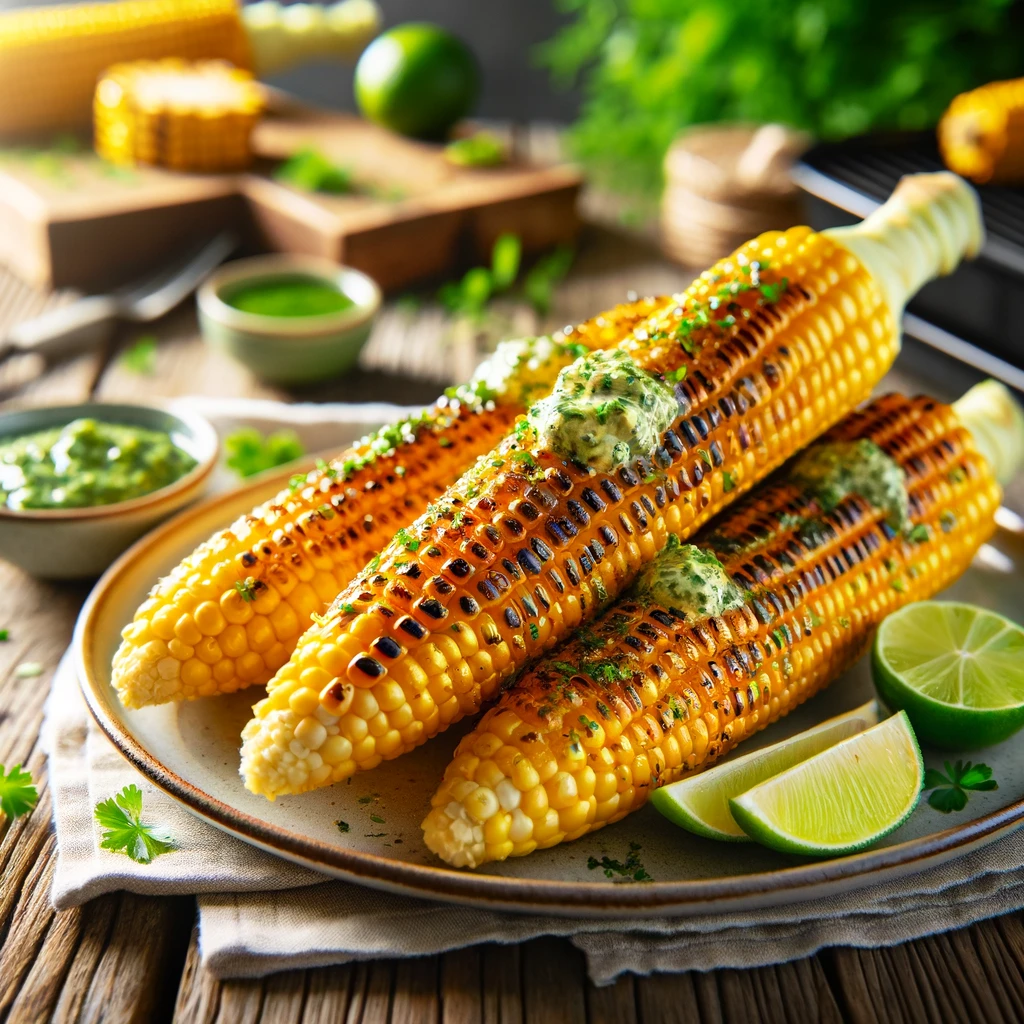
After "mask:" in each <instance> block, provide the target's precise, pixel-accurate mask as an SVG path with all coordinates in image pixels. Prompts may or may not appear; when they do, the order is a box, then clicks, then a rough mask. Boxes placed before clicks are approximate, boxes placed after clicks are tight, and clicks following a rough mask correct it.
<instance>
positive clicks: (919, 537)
mask: <svg viewBox="0 0 1024 1024" xmlns="http://www.w3.org/2000/svg"><path fill="white" fill-rule="evenodd" d="M930 536H931V534H929V532H928V527H927V526H925V525H924V523H918V524H917V525H916V526H915V527H914V528H913V529H912V530H911V531H910V533H908V534H907V539H908V540H909V541H911V542H912V543H914V544H924V543H926V542H927V541H928V538H929V537H930Z"/></svg>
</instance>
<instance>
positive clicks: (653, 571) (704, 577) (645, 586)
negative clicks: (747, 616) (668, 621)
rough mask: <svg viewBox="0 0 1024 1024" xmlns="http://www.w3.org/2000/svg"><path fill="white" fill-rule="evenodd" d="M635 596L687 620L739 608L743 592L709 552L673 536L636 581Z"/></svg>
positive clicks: (708, 616) (712, 615)
mask: <svg viewBox="0 0 1024 1024" xmlns="http://www.w3.org/2000/svg"><path fill="white" fill-rule="evenodd" d="M635 587H636V593H637V596H638V597H639V598H640V599H641V600H642V601H644V602H645V603H649V604H660V605H661V606H662V607H664V608H671V609H674V610H676V611H679V612H683V613H684V614H685V615H687V616H688V617H690V618H710V617H714V616H717V615H721V614H722V613H723V612H727V611H734V610H735V609H737V608H740V607H742V605H743V591H741V590H740V588H739V587H737V586H736V584H735V583H733V581H732V580H731V579H730V578H729V575H728V573H726V571H725V567H724V566H723V565H722V563H721V562H720V561H719V560H718V559H717V558H716V557H715V556H714V554H712V553H711V552H710V551H705V550H702V549H701V548H698V547H695V546H694V545H693V544H680V543H679V541H678V540H677V539H676V537H675V536H674V535H673V536H671V537H670V538H669V544H668V546H667V547H666V548H665V550H664V551H663V552H662V553H661V554H660V555H659V556H658V557H657V558H656V559H655V560H654V561H653V562H651V563H650V565H648V566H646V567H645V568H644V569H643V570H642V571H641V573H640V575H639V576H638V577H637V581H636V584H635Z"/></svg>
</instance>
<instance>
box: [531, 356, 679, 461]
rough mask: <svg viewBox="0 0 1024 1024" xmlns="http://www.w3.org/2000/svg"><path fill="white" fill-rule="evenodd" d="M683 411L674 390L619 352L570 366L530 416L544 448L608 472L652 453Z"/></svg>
mask: <svg viewBox="0 0 1024 1024" xmlns="http://www.w3.org/2000/svg"><path fill="white" fill-rule="evenodd" d="M678 413H679V403H678V401H677V399H676V398H675V396H674V394H673V393H672V390H671V388H669V387H668V386H666V385H665V384H663V383H662V382H661V381H660V380H658V379H657V378H655V377H653V376H651V374H649V373H647V372H646V371H644V370H641V369H640V368H639V367H638V366H637V365H636V364H635V363H634V362H633V361H632V359H630V358H629V356H628V355H627V354H626V353H625V352H623V351H621V350H618V349H613V350H611V351H609V352H591V353H589V354H588V355H586V356H584V357H583V358H581V359H578V360H576V362H574V363H573V364H572V365H571V366H567V367H565V368H564V369H563V370H562V371H561V372H560V373H559V375H558V380H557V381H556V382H555V387H554V390H553V391H552V392H551V394H550V395H548V396H547V397H546V398H542V399H541V400H540V401H539V402H537V404H536V405H534V406H533V408H532V409H531V410H530V413H529V418H530V424H531V426H532V427H533V428H534V430H535V431H536V433H537V437H538V441H539V444H540V446H541V447H542V448H546V449H547V450H549V451H552V452H554V453H555V454H556V455H559V456H561V457H562V458H564V459H571V460H572V461H573V462H577V463H579V464H581V465H584V466H589V467H590V468H592V469H595V470H597V471H598V472H604V473H607V472H609V471H610V470H612V469H614V468H615V467H616V466H620V465H622V464H623V463H624V462H628V461H629V460H630V459H633V458H636V457H638V456H640V455H650V453H651V452H652V451H654V449H655V448H656V447H657V446H658V444H659V443H660V440H661V436H662V435H663V434H664V433H665V431H666V430H668V428H669V427H670V426H671V425H672V422H673V421H674V420H675V418H676V416H677V415H678Z"/></svg>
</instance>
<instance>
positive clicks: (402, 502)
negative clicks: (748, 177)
mask: <svg viewBox="0 0 1024 1024" xmlns="http://www.w3.org/2000/svg"><path fill="white" fill-rule="evenodd" d="M659 301H667V300H656V299H641V300H638V301H637V302H633V303H629V304H626V305H623V306H620V307H617V308H616V309H613V310H610V311H609V312H607V313H605V314H603V315H602V316H600V317H598V318H596V319H594V320H592V321H589V322H587V323H585V324H583V325H581V326H580V327H579V328H578V329H576V330H575V331H574V335H573V337H574V339H578V340H574V341H573V342H572V343H568V344H563V343H561V342H558V341H551V340H550V339H546V338H541V339H527V340H524V341H513V342H504V343H503V344H502V345H500V346H499V347H498V350H497V352H495V354H494V355H493V356H492V357H491V358H490V359H488V360H487V361H485V363H483V364H482V365H481V367H480V369H479V370H478V371H477V374H476V376H475V377H474V379H473V381H471V382H470V383H469V384H467V385H465V386H463V387H459V388H455V389H453V390H452V392H451V397H445V398H443V399H441V400H440V401H439V402H438V403H437V404H436V405H435V406H434V407H433V408H432V409H430V410H428V411H427V412H426V413H424V414H423V415H421V416H415V417H412V418H411V419H409V420H405V421H402V422H400V423H396V424H392V425H391V426H390V427H387V428H384V429H383V430H381V431H379V432H378V433H377V434H375V435H372V436H371V437H369V438H367V439H366V440H365V441H363V442H361V443H360V444H358V445H356V446H355V447H354V448H352V449H350V450H348V451H346V452H344V453H342V454H341V455H340V456H338V458H336V459H334V460H332V462H331V463H330V465H326V466H324V467H323V468H321V469H318V470H316V471H315V472H312V473H310V474H308V476H306V477H304V478H299V479H297V480H295V481H293V483H294V485H295V486H294V487H289V488H288V489H287V490H284V491H282V492H281V493H280V494H278V495H277V496H276V497H275V498H273V499H272V500H271V501H269V502H267V503H265V504H264V505H261V506H260V507H259V508H256V509H254V510H253V512H252V513H251V515H248V516H244V517H242V518H241V519H239V520H238V521H237V522H236V523H235V524H234V525H233V526H231V527H230V528H229V529H227V530H224V531H222V532H221V533H218V534H216V535H215V536H214V537H212V538H211V539H210V540H208V541H207V542H206V543H204V544H202V545H201V546H200V547H199V548H198V549H197V550H196V551H194V552H193V553H192V554H191V555H189V557H188V558H186V559H185V560H184V561H183V562H182V563H181V564H180V565H179V566H178V567H177V568H176V569H175V570H174V571H173V572H172V573H171V574H170V575H169V576H167V577H166V578H165V579H163V580H161V581H160V582H159V583H158V584H157V586H156V587H155V588H154V589H153V591H152V592H151V594H150V596H149V599H148V600H147V601H146V602H145V603H144V604H143V605H142V606H141V607H140V608H139V610H138V611H137V612H136V613H135V617H134V620H133V621H132V622H131V624H130V625H128V626H127V627H125V630H124V632H123V637H124V639H123V641H122V643H121V647H120V649H119V650H118V652H117V654H116V655H115V657H114V663H113V675H112V681H113V685H114V687H115V689H116V690H117V693H118V696H119V697H120V698H121V701H122V703H123V704H124V705H125V706H126V707H142V706H144V705H147V704H158V703H163V702H164V701H168V700H184V699H193V698H196V697H203V696H210V695H212V694H215V693H230V692H233V691H235V690H238V689H240V688H242V687H245V686H251V685H253V684H262V683H265V682H266V681H267V680H268V679H269V678H270V677H271V676H272V675H273V673H274V671H275V670H276V669H277V668H279V667H280V666H281V665H282V664H284V663H285V662H286V661H287V660H288V657H289V655H290V654H291V652H292V650H293V648H294V646H295V643H296V642H297V640H298V638H299V637H300V636H301V635H302V633H303V631H304V630H305V629H306V628H307V627H308V626H309V624H310V622H311V621H312V616H313V615H314V614H319V613H321V612H323V611H324V610H325V609H326V608H327V606H328V605H329V604H330V602H331V600H332V599H333V598H334V597H335V596H336V595H337V594H338V592H339V591H340V590H341V589H342V587H343V586H344V585H345V584H346V583H348V582H349V580H350V579H351V578H352V577H353V576H354V575H355V574H356V572H358V571H359V569H361V568H362V567H363V566H364V565H366V563H367V561H368V560H369V559H371V558H373V556H374V555H376V554H377V552H378V551H379V550H380V549H381V547H382V546H383V545H384V544H386V543H387V541H388V540H389V539H390V538H391V537H392V535H393V534H394V532H395V530H396V529H397V528H398V527H399V526H401V525H402V524H403V523H406V522H409V521H410V520H411V519H413V518H415V516H416V515H417V514H419V513H420V512H421V511H422V510H423V508H424V507H425V506H426V504H427V502H428V501H429V500H430V499H431V498H434V497H436V496H437V495H439V494H440V493H441V492H442V491H443V490H444V488H445V487H446V486H447V485H448V484H449V483H450V482H451V481H452V480H453V479H454V478H455V477H457V476H458V474H459V473H460V472H461V471H462V470H463V469H465V468H466V466H468V465H470V464H471V463H472V461H473V459H474V458H476V456H478V455H479V454H481V453H482V452H484V451H486V450H487V449H489V448H490V447H491V445H493V444H494V443H495V441H496V440H497V439H498V438H500V437H501V435H502V434H503V433H504V432H505V431H506V430H507V429H508V427H509V426H510V425H511V423H512V422H513V420H514V418H515V416H516V414H517V412H521V411H522V408H523V405H524V403H525V402H526V401H528V400H529V397H530V396H531V395H533V394H534V393H535V392H536V391H537V390H538V389H543V390H546V389H547V388H548V387H550V385H551V382H552V380H553V379H554V377H555V375H556V374H557V372H558V370H559V368H560V367H562V366H564V365H565V364H566V363H568V362H570V361H571V360H572V359H573V358H574V357H575V355H576V354H578V352H579V351H581V348H582V345H583V344H586V345H601V344H605V343H608V342H609V341H611V340H614V339H617V338H619V337H621V336H622V335H623V334H624V333H626V331H628V329H629V327H630V326H631V325H632V324H634V323H636V322H639V321H640V320H641V319H643V318H644V317H645V316H647V315H649V314H650V312H651V310H652V309H654V308H657V306H658V304H659Z"/></svg>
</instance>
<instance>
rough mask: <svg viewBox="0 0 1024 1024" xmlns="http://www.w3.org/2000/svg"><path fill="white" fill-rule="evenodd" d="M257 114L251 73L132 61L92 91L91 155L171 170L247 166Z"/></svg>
mask: <svg viewBox="0 0 1024 1024" xmlns="http://www.w3.org/2000/svg"><path fill="white" fill-rule="evenodd" d="M262 111H263V94H262V92H261V91H260V89H259V86H257V84H256V83H255V82H254V81H253V78H252V75H250V74H249V72H248V71H244V70H242V69H241V68H235V67H231V66H230V65H228V64H225V63H224V62H222V61H198V62H194V63H187V62H185V61H183V60H179V59H176V58H166V59H164V60H159V61H132V62H130V63H126V64H115V65H114V66H113V67H111V68H109V69H107V71H106V72H104V74H103V76H102V77H101V78H100V80H99V82H98V83H97V85H96V98H95V101H94V104H93V134H94V138H95V145H96V152H97V153H98V154H99V155H100V156H101V157H103V159H104V160H109V161H110V162H111V163H115V164H122V165H126V166H132V165H134V164H153V165H155V166H158V167H169V168H171V169H172V170H176V171H203V172H211V171H232V170H238V169H240V168H242V167H247V166H248V165H249V163H251V161H252V149H251V147H250V144H249V138H250V136H251V135H252V130H253V128H254V127H255V125H256V121H257V119H258V118H259V116H260V114H261V113H262Z"/></svg>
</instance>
